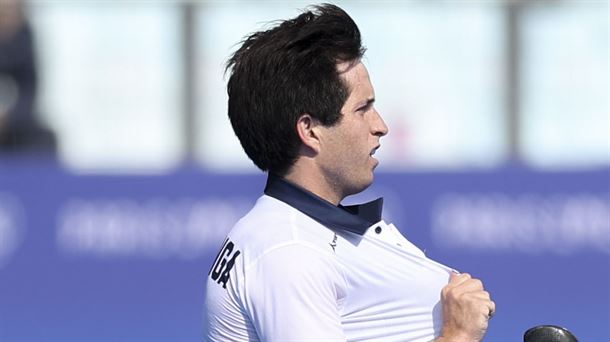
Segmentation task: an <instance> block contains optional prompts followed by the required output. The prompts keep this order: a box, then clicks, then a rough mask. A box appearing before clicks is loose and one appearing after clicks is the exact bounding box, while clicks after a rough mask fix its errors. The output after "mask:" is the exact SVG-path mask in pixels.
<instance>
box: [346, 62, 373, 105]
mask: <svg viewBox="0 0 610 342" xmlns="http://www.w3.org/2000/svg"><path fill="white" fill-rule="evenodd" d="M337 70H338V71H339V74H340V75H341V78H342V79H343V80H344V81H345V84H346V85H347V87H348V89H349V92H350V95H349V98H348V100H347V102H353V101H361V100H370V99H373V98H374V97H375V92H374V90H373V86H372V84H371V80H370V78H369V73H368V71H367V69H366V67H365V66H364V64H362V62H358V63H348V62H346V63H341V64H338V65H337Z"/></svg>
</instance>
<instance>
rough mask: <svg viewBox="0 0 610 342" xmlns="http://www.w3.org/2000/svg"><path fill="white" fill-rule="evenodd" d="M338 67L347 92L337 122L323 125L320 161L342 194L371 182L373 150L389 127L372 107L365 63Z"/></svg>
mask: <svg viewBox="0 0 610 342" xmlns="http://www.w3.org/2000/svg"><path fill="white" fill-rule="evenodd" d="M338 70H339V72H340V73H341V77H342V78H343V80H344V81H345V83H346V84H347V86H348V89H349V91H350V94H349V97H348V99H347V101H346V102H345V104H344V105H343V108H341V114H342V117H341V119H340V120H339V122H338V123H337V124H335V125H333V126H331V127H323V129H322V132H323V136H322V137H323V138H322V140H321V149H320V163H321V166H322V171H323V173H324V176H325V177H326V178H327V182H328V183H329V185H331V186H332V187H333V188H334V189H335V191H337V192H338V194H340V195H342V197H345V196H349V195H352V194H355V193H358V192H360V191H362V190H364V189H366V188H367V187H368V186H369V185H371V183H372V182H373V169H375V167H376V166H377V164H379V162H378V161H377V159H375V158H374V157H373V154H374V152H375V150H376V149H377V148H378V147H379V138H380V137H382V136H384V135H386V134H387V133H388V127H387V126H386V125H385V123H384V122H383V119H381V116H380V115H379V113H378V112H377V110H376V109H375V107H374V100H375V91H374V90H373V86H372V85H371V81H370V79H369V74H368V72H367V70H366V68H365V66H364V65H363V64H362V63H358V64H356V65H349V64H348V63H344V64H339V65H338Z"/></svg>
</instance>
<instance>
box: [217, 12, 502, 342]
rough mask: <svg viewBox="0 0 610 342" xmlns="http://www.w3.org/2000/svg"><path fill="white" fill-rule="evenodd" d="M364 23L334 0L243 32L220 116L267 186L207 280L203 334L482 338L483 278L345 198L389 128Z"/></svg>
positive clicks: (360, 184)
mask: <svg viewBox="0 0 610 342" xmlns="http://www.w3.org/2000/svg"><path fill="white" fill-rule="evenodd" d="M363 53H364V48H363V47H362V45H361V40H360V33H359V30H358V28H357V26H356V24H355V23H354V22H353V21H352V19H351V18H350V17H349V16H348V15H347V14H346V13H345V12H344V11H343V10H341V9H340V8H338V7H336V6H334V5H322V6H316V7H314V8H313V9H312V11H309V12H305V13H303V14H301V15H299V16H298V17H297V18H294V19H292V20H287V21H284V22H282V23H281V24H279V25H278V26H276V27H274V28H271V29H269V30H268V31H263V32H256V33H254V34H252V35H251V36H249V37H248V38H246V39H245V41H244V42H243V44H242V46H241V47H240V48H239V49H238V50H237V52H235V54H234V55H233V56H232V58H231V59H230V60H229V63H228V68H230V69H231V75H230V79H229V83H228V93H229V117H230V120H231V124H232V125H233V129H234V131H235V133H236V135H237V137H238V138H239V140H240V142H241V144H242V146H243V148H244V150H245V152H246V153H247V154H248V156H249V157H250V159H252V161H253V162H254V163H255V164H256V165H257V166H258V167H259V168H260V169H262V170H264V171H268V172H269V178H268V181H267V185H266V188H265V194H264V195H263V196H262V197H260V198H259V199H258V201H257V202H256V205H255V206H254V208H253V209H252V210H251V211H250V212H249V213H248V214H247V215H246V216H245V217H243V218H242V219H241V220H240V221H239V222H238V223H237V224H236V225H235V227H234V228H233V229H232V230H231V232H230V233H229V236H228V237H227V239H226V240H225V242H224V244H223V246H222V247H221V249H220V252H219V254H218V256H217V258H216V260H215V262H214V265H213V266H212V268H211V270H210V273H209V277H208V282H207V292H206V313H207V322H208V325H209V331H208V339H209V340H212V341H292V340H300V341H303V340H350V341H351V340H383V341H430V340H433V339H437V340H438V341H478V340H481V339H482V337H483V335H484V334H485V331H486V329H487V323H488V320H489V318H490V317H491V315H492V314H493V312H494V311H495V305H494V303H493V302H492V301H491V300H490V297H489V294H488V293H487V292H485V291H484V289H483V286H482V283H481V282H480V281H479V280H475V279H472V278H471V277H470V276H469V275H467V274H461V275H458V274H456V273H454V272H453V271H452V270H451V269H450V268H447V267H445V266H443V265H440V264H438V263H436V262H434V261H432V260H430V259H428V258H426V256H425V255H424V254H423V252H422V251H421V250H419V249H418V248H417V247H415V246H414V245H412V244H411V243H410V242H409V241H408V240H406V239H405V238H404V237H403V236H402V235H401V234H400V232H398V230H397V229H396V228H395V227H394V226H393V225H391V224H387V223H385V222H384V221H383V220H382V219H381V205H382V200H381V199H378V200H376V201H373V202H370V203H366V204H362V205H359V206H349V207H344V206H342V205H340V202H341V200H343V199H344V198H345V197H346V196H349V195H352V194H355V193H358V192H361V191H362V190H364V189H365V188H367V187H368V186H369V185H370V184H371V183H372V182H373V170H374V169H375V167H376V166H377V164H378V161H377V159H376V158H375V157H374V154H375V151H376V150H377V148H379V146H380V145H379V139H380V138H381V137H382V136H384V135H386V134H387V133H388V128H387V127H386V125H385V123H384V122H383V120H382V118H381V116H380V115H379V113H378V112H377V111H376V110H375V107H374V101H375V94H374V91H373V87H372V85H371V82H370V80H369V75H368V72H367V69H366V68H365V66H364V65H363V64H362V62H361V61H360V60H361V58H362V56H363Z"/></svg>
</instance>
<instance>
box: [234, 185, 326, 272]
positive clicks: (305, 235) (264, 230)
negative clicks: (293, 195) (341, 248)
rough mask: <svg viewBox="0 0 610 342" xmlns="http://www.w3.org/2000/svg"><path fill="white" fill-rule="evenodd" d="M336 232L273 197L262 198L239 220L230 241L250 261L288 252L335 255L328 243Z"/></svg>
mask: <svg viewBox="0 0 610 342" xmlns="http://www.w3.org/2000/svg"><path fill="white" fill-rule="evenodd" d="M333 237H334V232H332V231H331V230H330V229H328V228H327V227H325V226H324V225H322V224H320V223H318V222H317V221H315V220H313V219H312V218H310V217H309V216H307V215H305V214H303V213H302V212H300V211H299V210H297V209H296V208H293V207H291V206H290V205H288V204H286V203H284V202H282V201H280V200H277V199H275V198H273V197H270V196H266V195H264V196H261V197H260V198H259V199H258V200H257V202H256V204H255V205H254V207H253V208H252V209H251V210H250V212H248V214H246V215H245V216H244V217H243V218H242V219H241V220H239V221H238V222H237V223H236V224H235V226H234V227H233V229H232V230H231V232H230V233H229V239H230V240H231V241H232V242H233V243H234V244H235V245H236V246H238V247H239V248H240V249H241V250H242V251H243V252H244V253H245V254H247V255H248V259H250V261H254V259H256V258H258V257H259V256H261V255H264V254H268V253H272V252H273V251H276V250H277V252H275V253H272V254H277V253H283V252H285V250H286V249H288V250H291V249H295V248H296V249H299V248H300V247H297V246H307V247H306V248H308V249H319V252H322V253H326V252H331V251H332V249H330V246H329V245H328V243H330V242H331V241H332V239H333Z"/></svg>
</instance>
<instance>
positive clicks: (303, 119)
mask: <svg viewBox="0 0 610 342" xmlns="http://www.w3.org/2000/svg"><path fill="white" fill-rule="evenodd" d="M319 124H320V123H319V121H318V120H317V119H316V118H314V117H312V116H311V115H309V114H307V113H305V114H302V115H301V116H300V117H299V118H298V119H297V125H296V130H297V134H298V135H299V138H300V139H301V143H302V144H303V146H306V147H309V148H310V149H312V150H314V151H315V152H318V151H319V149H320V141H319V139H318V138H319V136H318V126H319Z"/></svg>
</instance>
